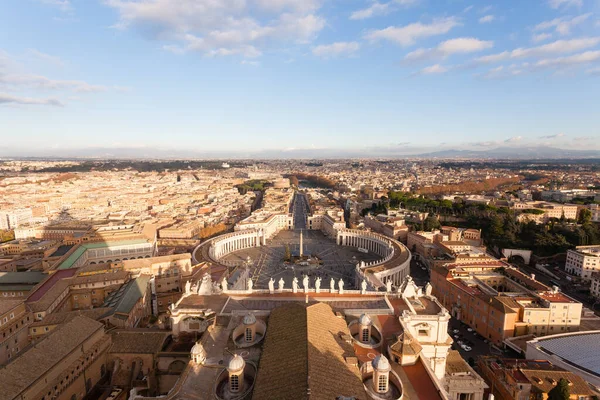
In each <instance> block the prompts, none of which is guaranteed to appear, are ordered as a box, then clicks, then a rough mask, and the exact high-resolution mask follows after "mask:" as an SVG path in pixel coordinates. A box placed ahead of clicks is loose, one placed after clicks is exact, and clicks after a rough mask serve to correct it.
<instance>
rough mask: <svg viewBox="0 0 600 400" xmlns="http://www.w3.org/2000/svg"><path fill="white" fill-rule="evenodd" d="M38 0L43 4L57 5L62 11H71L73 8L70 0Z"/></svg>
mask: <svg viewBox="0 0 600 400" xmlns="http://www.w3.org/2000/svg"><path fill="white" fill-rule="evenodd" d="M38 1H39V2H40V3H42V4H46V5H49V6H53V7H57V8H59V9H60V10H61V11H69V10H71V8H72V6H71V1H70V0H38Z"/></svg>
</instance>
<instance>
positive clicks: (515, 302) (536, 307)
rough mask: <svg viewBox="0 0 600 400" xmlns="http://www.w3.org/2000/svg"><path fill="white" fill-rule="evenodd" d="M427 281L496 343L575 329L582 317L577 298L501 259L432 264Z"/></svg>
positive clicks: (456, 314)
mask: <svg viewBox="0 0 600 400" xmlns="http://www.w3.org/2000/svg"><path fill="white" fill-rule="evenodd" d="M431 283H432V285H433V288H434V292H433V294H434V295H435V296H436V297H437V298H438V299H440V301H441V302H442V304H443V305H444V306H445V307H447V308H448V309H449V310H450V311H451V313H452V315H453V316H454V317H455V318H457V319H459V320H461V321H463V322H465V323H466V324H468V325H469V326H471V327H472V328H473V329H475V331H476V332H477V333H479V334H480V335H482V336H483V337H485V338H486V339H488V340H490V341H491V342H492V343H495V344H497V345H501V344H502V343H503V342H504V340H505V339H507V338H509V337H513V336H520V335H525V334H536V335H540V336H541V335H548V334H555V333H564V332H572V331H576V330H578V329H579V325H580V323H581V311H582V304H581V303H579V302H577V301H575V300H573V299H571V298H570V297H568V296H566V295H564V294H563V293H560V292H559V291H558V290H557V289H556V288H554V289H550V288H548V287H547V286H545V285H543V284H542V283H540V282H538V281H536V280H535V279H533V278H532V277H529V276H527V275H525V274H523V273H521V272H519V271H517V270H516V269H514V268H510V267H506V265H505V264H503V263H502V262H499V261H496V262H488V263H476V264H460V265H459V264H447V265H445V266H443V267H435V268H433V269H432V271H431Z"/></svg>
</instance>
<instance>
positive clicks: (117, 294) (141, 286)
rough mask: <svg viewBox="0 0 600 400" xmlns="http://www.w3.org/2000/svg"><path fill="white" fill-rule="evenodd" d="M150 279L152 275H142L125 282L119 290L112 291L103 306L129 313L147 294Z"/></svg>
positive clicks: (116, 311)
mask: <svg viewBox="0 0 600 400" xmlns="http://www.w3.org/2000/svg"><path fill="white" fill-rule="evenodd" d="M150 279H152V277H151V276H150V275H140V276H139V277H137V278H136V279H133V280H131V281H129V282H127V283H125V284H124V285H123V286H121V288H120V289H119V290H117V291H114V292H112V293H111V294H110V295H109V296H108V297H107V298H106V300H104V304H103V305H102V306H103V307H111V308H113V309H114V313H122V314H129V313H130V312H131V309H132V308H133V307H134V306H135V304H136V303H137V302H138V301H139V300H140V299H141V298H142V297H144V295H145V294H146V291H147V290H148V282H149V281H150Z"/></svg>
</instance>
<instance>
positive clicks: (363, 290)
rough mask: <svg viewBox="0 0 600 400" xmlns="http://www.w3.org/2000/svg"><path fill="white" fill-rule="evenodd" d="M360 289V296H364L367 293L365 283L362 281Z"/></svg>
mask: <svg viewBox="0 0 600 400" xmlns="http://www.w3.org/2000/svg"><path fill="white" fill-rule="evenodd" d="M360 288H361V294H365V293H367V281H366V280H364V279H363V281H362V283H361V284H360Z"/></svg>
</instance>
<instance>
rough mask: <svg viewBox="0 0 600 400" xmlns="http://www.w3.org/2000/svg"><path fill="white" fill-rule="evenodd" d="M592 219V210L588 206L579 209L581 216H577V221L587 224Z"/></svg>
mask: <svg viewBox="0 0 600 400" xmlns="http://www.w3.org/2000/svg"><path fill="white" fill-rule="evenodd" d="M591 221H592V212H591V211H590V210H588V209H587V208H582V209H581V211H579V216H578V218H577V223H579V224H581V225H587V224H589V223H590V222H591Z"/></svg>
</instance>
